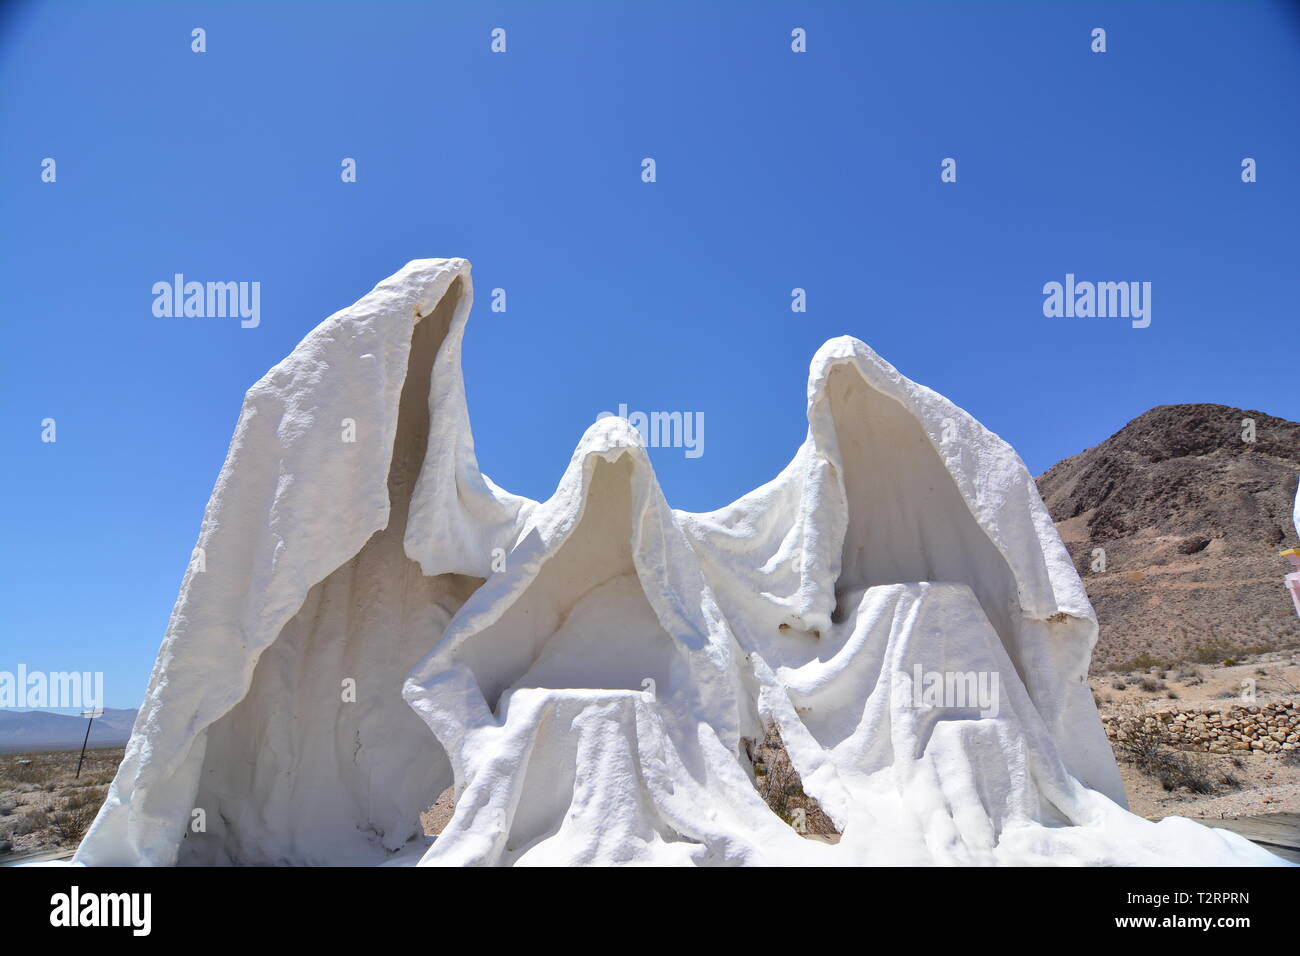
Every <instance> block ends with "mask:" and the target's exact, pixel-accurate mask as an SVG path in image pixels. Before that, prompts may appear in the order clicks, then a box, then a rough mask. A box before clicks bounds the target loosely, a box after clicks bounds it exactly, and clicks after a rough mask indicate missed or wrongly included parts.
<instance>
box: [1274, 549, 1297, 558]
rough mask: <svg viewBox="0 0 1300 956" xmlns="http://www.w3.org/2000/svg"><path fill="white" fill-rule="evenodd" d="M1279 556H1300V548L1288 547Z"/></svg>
mask: <svg viewBox="0 0 1300 956" xmlns="http://www.w3.org/2000/svg"><path fill="white" fill-rule="evenodd" d="M1278 557H1280V558H1300V548H1288V549H1287V550H1286V551H1283V552H1282V553H1281V554H1280V555H1278Z"/></svg>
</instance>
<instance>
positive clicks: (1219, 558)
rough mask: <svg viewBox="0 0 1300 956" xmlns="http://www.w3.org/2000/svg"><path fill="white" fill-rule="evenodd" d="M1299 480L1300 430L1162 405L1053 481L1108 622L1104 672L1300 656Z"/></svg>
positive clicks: (1269, 420) (1251, 415)
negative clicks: (1288, 653)
mask: <svg viewBox="0 0 1300 956" xmlns="http://www.w3.org/2000/svg"><path fill="white" fill-rule="evenodd" d="M1247 419H1249V420H1250V422H1252V423H1253V425H1251V424H1246V423H1245V420H1247ZM1250 439H1253V440H1250ZM1297 474H1300V424H1297V423H1296V422H1291V421H1287V420H1286V419H1283V418H1275V417H1274V416H1272V415H1266V414H1264V413H1263V412H1255V411H1247V410H1244V409H1240V408H1229V407H1228V406H1226V405H1161V406H1158V407H1156V408H1153V409H1151V410H1150V411H1149V412H1146V413H1144V414H1142V415H1139V416H1138V417H1137V418H1135V419H1133V421H1131V422H1129V423H1128V424H1127V425H1125V426H1124V427H1123V428H1121V429H1120V430H1119V431H1118V432H1116V433H1115V434H1114V435H1112V436H1110V437H1109V438H1107V439H1106V440H1105V441H1103V442H1102V443H1101V444H1099V445H1096V446H1094V447H1092V448H1089V449H1087V450H1086V451H1082V452H1080V453H1079V454H1077V455H1074V456H1073V457H1071V458H1067V459H1065V460H1064V461H1061V462H1058V463H1057V464H1055V465H1053V466H1052V467H1051V468H1050V469H1048V470H1047V471H1046V472H1045V473H1043V474H1042V475H1040V476H1039V477H1038V490H1039V492H1040V493H1041V494H1042V496H1043V501H1044V502H1045V503H1046V505H1047V509H1048V511H1050V512H1051V515H1052V519H1053V520H1054V521H1055V522H1056V527H1057V530H1058V531H1059V532H1060V533H1061V538H1062V540H1064V542H1065V545H1066V547H1067V548H1068V549H1069V552H1070V556H1071V557H1072V558H1073V559H1074V563H1075V567H1077V568H1078V570H1079V573H1080V575H1082V577H1083V581H1084V584H1085V585H1086V587H1087V588H1088V596H1089V597H1090V598H1091V599H1092V603H1093V606H1094V607H1095V608H1096V609H1097V616H1098V618H1099V620H1100V621H1101V637H1100V640H1099V642H1098V645H1097V650H1096V652H1095V653H1094V655H1093V670H1094V671H1097V670H1105V669H1109V668H1118V667H1122V666H1127V665H1129V664H1130V663H1132V662H1133V661H1135V660H1137V661H1142V662H1145V661H1146V659H1147V658H1154V659H1155V660H1156V661H1159V662H1160V663H1165V664H1172V663H1174V662H1177V661H1186V660H1202V661H1207V662H1208V661H1210V660H1212V659H1218V658H1223V657H1230V656H1234V655H1236V656H1239V655H1241V654H1245V653H1249V652H1252V651H1258V650H1264V649H1273V648H1277V647H1287V646H1297V645H1300V620H1297V618H1296V613H1295V608H1294V606H1293V605H1292V603H1291V598H1290V596H1289V595H1288V594H1287V592H1286V589H1285V588H1284V587H1283V584H1282V576H1283V574H1284V573H1285V572H1286V571H1288V570H1290V567H1289V566H1288V565H1287V564H1286V562H1285V561H1283V560H1282V559H1281V558H1279V557H1278V552H1279V551H1281V550H1283V549H1285V548H1294V547H1296V546H1297V541H1296V530H1295V527H1294V525H1293V524H1292V518H1291V512H1292V507H1293V503H1294V501H1295V494H1296V476H1297ZM1103 560H1104V564H1103V563H1102V562H1103ZM1143 655H1146V658H1144V657H1143Z"/></svg>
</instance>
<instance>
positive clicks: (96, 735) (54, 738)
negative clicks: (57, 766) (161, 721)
mask: <svg viewBox="0 0 1300 956" xmlns="http://www.w3.org/2000/svg"><path fill="white" fill-rule="evenodd" d="M135 714H136V712H135V711H134V710H120V709H115V708H112V707H107V708H105V709H104V715H103V716H102V717H99V718H97V719H96V720H95V722H94V724H93V725H92V726H91V728H90V746H91V747H109V746H114V745H121V744H124V743H126V742H127V740H129V739H130V737H131V726H132V724H134V723H135ZM85 737H86V718H84V717H78V716H76V715H75V714H52V713H50V712H49V711H44V710H0V753H13V752H15V751H23V750H77V749H80V748H81V744H82V741H83V740H85Z"/></svg>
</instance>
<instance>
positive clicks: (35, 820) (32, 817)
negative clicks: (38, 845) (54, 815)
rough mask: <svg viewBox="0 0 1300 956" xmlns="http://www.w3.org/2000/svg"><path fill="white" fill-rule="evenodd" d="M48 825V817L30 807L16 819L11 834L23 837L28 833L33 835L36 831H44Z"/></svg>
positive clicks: (42, 811) (37, 809)
mask: <svg viewBox="0 0 1300 956" xmlns="http://www.w3.org/2000/svg"><path fill="white" fill-rule="evenodd" d="M49 825H50V815H49V814H48V813H46V812H45V811H44V810H42V809H40V808H39V807H31V808H28V810H27V812H26V813H24V814H22V815H21V816H20V817H19V818H18V823H17V825H16V826H15V827H14V829H13V833H14V835H15V836H25V835H27V834H28V833H35V832H36V831H37V830H44V829H45V828H46V827H48V826H49Z"/></svg>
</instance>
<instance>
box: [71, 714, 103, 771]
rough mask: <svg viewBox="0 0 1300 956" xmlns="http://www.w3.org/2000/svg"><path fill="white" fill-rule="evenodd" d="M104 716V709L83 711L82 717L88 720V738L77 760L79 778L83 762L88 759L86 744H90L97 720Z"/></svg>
mask: <svg viewBox="0 0 1300 956" xmlns="http://www.w3.org/2000/svg"><path fill="white" fill-rule="evenodd" d="M103 715H104V711H103V708H99V709H96V710H83V711H82V712H81V716H82V717H85V718H87V719H86V736H85V739H83V740H82V741H81V757H80V758H79V759H78V760H77V776H78V777H80V776H81V763H82V761H83V760H85V759H86V744H88V743H89V742H90V728H91V727H92V726H93V725H94V723H95V718H96V717H102V716H103Z"/></svg>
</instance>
